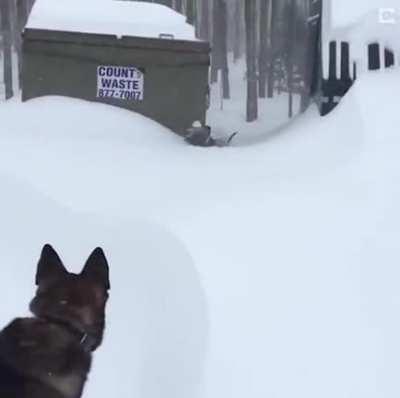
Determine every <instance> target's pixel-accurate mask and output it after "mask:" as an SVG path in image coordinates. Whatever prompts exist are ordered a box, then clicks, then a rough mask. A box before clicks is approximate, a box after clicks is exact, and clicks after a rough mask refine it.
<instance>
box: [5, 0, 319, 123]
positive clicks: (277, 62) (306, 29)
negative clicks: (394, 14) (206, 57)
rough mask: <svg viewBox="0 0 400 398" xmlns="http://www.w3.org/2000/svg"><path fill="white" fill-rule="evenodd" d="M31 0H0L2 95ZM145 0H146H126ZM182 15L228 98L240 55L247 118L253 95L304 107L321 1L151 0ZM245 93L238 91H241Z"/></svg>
mask: <svg viewBox="0 0 400 398" xmlns="http://www.w3.org/2000/svg"><path fill="white" fill-rule="evenodd" d="M34 1H35V0H0V22H1V41H0V45H1V51H2V55H3V56H2V62H3V64H4V69H3V70H4V83H5V87H6V98H10V97H11V96H12V95H13V93H12V83H11V82H12V76H11V74H12V67H11V54H12V50H13V49H14V51H15V53H17V54H20V52H21V36H20V32H21V30H22V28H23V26H24V24H25V22H26V19H27V16H28V13H29V11H30V9H31V7H32V5H33V3H34ZM82 1H84V0H82ZM131 1H146V0H131ZM153 2H155V3H160V4H164V5H166V6H168V7H171V8H173V9H175V10H176V11H178V12H180V13H182V14H184V15H186V19H187V21H188V23H191V24H193V25H194V26H195V29H196V34H197V36H198V37H199V38H201V39H203V40H207V41H210V43H211V47H212V54H211V55H212V56H211V60H212V61H211V68H210V82H211V83H217V82H218V84H220V85H221V92H222V96H223V98H224V99H226V100H228V99H229V98H230V77H229V65H230V64H231V63H234V62H238V61H239V60H241V59H243V60H245V65H246V70H245V71H244V76H245V79H246V81H247V106H246V115H247V121H249V122H250V121H253V120H256V119H257V115H258V102H259V98H273V97H274V96H275V95H277V94H280V93H287V94H288V95H287V97H288V117H292V116H293V114H294V109H293V96H294V95H299V96H300V97H301V110H304V109H306V107H307V105H308V103H309V101H310V93H311V92H312V91H313V90H314V89H315V87H314V85H315V84H314V83H315V82H314V81H313V77H315V76H316V73H317V72H318V71H316V70H315V68H316V67H317V65H318V64H317V63H316V62H315V61H316V58H315V57H316V56H317V40H318V33H319V23H320V19H319V15H320V13H321V7H322V5H321V3H322V0H153ZM245 94H246V93H244V95H245Z"/></svg>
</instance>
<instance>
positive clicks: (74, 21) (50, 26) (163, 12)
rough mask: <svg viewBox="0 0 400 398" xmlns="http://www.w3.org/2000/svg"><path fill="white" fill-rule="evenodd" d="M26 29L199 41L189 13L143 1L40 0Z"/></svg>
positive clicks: (34, 7) (36, 3)
mask: <svg viewBox="0 0 400 398" xmlns="http://www.w3.org/2000/svg"><path fill="white" fill-rule="evenodd" d="M26 28H28V29H40V30H54V31H64V32H80V33H92V34H108V35H116V36H117V37H122V36H136V37H149V38H159V37H163V36H164V37H166V38H168V39H176V40H190V41H197V39H196V38H195V32H194V27H193V26H192V25H190V24H188V23H187V22H186V19H185V16H183V15H182V14H179V13H178V12H176V11H174V10H172V9H171V8H169V7H167V6H164V5H161V4H156V3H147V2H139V1H123V0H84V1H82V0H36V2H35V5H34V6H33V9H32V12H31V14H30V17H29V20H28V23H27V25H26ZM160 35H163V36H160Z"/></svg>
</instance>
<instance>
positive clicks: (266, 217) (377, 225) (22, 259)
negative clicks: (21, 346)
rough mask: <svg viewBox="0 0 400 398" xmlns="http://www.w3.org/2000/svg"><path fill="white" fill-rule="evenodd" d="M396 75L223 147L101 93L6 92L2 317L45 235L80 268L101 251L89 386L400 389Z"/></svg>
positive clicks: (160, 391) (17, 298) (366, 80)
mask: <svg viewBox="0 0 400 398" xmlns="http://www.w3.org/2000/svg"><path fill="white" fill-rule="evenodd" d="M399 84H400V74H399V73H398V72H395V71H389V72H387V73H384V74H369V75H366V76H363V77H362V79H360V80H359V81H357V83H356V85H355V87H354V89H353V90H352V91H351V93H350V94H349V95H348V96H347V97H346V98H345V99H344V100H343V102H342V103H341V104H340V106H339V107H338V108H337V110H336V111H334V112H333V114H331V115H330V116H328V117H326V118H320V117H318V115H317V112H316V110H315V109H310V110H309V111H308V112H307V113H306V114H305V115H304V116H303V117H301V118H300V119H298V120H297V122H296V123H295V124H293V125H292V126H291V127H289V128H288V129H287V130H285V131H284V132H282V133H281V134H280V135H278V136H274V137H270V138H269V139H268V140H267V141H265V142H264V143H262V142H259V143H258V144H257V145H248V146H240V145H238V146H236V147H231V148H226V149H217V148H216V149H201V148H200V149H199V148H193V147H188V146H186V145H184V144H183V142H182V141H181V140H180V138H178V137H175V136H173V135H172V134H170V133H169V132H167V131H166V130H165V129H164V128H162V127H160V126H158V125H157V124H155V123H153V122H151V121H148V120H146V119H144V118H143V117H140V116H138V115H134V114H132V113H128V112H126V111H122V110H119V109H114V108H111V107H110V108H109V107H106V106H103V105H99V104H89V103H85V102H81V101H76V100H68V99H61V98H43V99H38V100H33V101H30V102H27V103H24V104H21V103H20V102H19V101H17V100H14V101H11V102H7V103H3V104H2V105H1V106H0V119H1V120H2V121H3V125H6V126H8V127H7V128H6V129H3V130H2V131H1V134H0V170H1V176H2V177H1V184H2V187H3V189H2V192H3V194H2V196H1V199H0V202H1V207H0V208H1V219H2V224H1V229H0V231H1V232H0V233H1V239H0V242H1V243H0V245H1V250H0V253H1V260H2V264H3V275H2V276H3V281H6V283H5V285H4V286H3V290H2V299H3V300H5V301H7V302H8V303H13V304H12V305H7V306H2V307H1V312H0V314H1V321H2V323H3V324H5V323H6V322H8V320H10V319H11V318H12V317H14V316H16V315H21V314H25V313H26V308H27V303H28V301H29V299H30V297H31V296H32V292H33V276H34V271H35V262H36V259H37V256H38V254H39V250H40V247H41V245H42V244H43V243H44V242H46V241H50V242H51V243H53V244H54V245H55V247H56V248H57V249H58V250H59V252H60V253H61V254H62V255H63V257H64V259H65V261H66V263H67V264H71V266H72V269H75V270H78V269H79V267H80V266H81V264H82V261H83V260H84V258H86V256H87V254H88V253H89V251H90V250H91V249H92V248H93V247H94V246H96V245H99V244H101V245H103V246H104V248H105V250H106V252H107V255H108V257H109V262H110V268H111V278H112V279H111V286H112V287H111V301H110V306H109V308H108V315H107V316H108V326H107V334H106V340H105V343H104V345H103V346H102V347H101V348H100V349H99V351H98V352H97V353H96V355H95V360H94V368H93V371H92V372H91V374H90V381H89V383H88V385H87V389H86V392H85V397H87V398H90V397H96V398H103V397H104V398H106V397H110V396H123V397H135V396H138V397H145V398H158V397H160V396H163V397H165V398H188V397H191V398H192V397H193V398H194V397H199V398H200V397H204V398H217V397H221V396H223V397H232V398H236V397H237V398H239V397H240V398H241V397H243V396H250V397H265V396H273V397H279V398H292V397H293V396H296V397H304V398H306V397H307V398H317V397H318V398H320V397H332V398H333V397H335V398H336V397H338V396H351V397H355V398H365V397H374V398H378V397H385V398H386V397H387V398H389V397H390V398H391V397H393V398H394V397H397V396H398V395H399V393H400V387H399V385H398V382H397V380H398V377H397V375H398V373H399V372H400V364H399V360H398V358H399V353H400V343H399V340H398V335H399V332H400V322H399V321H398V317H397V314H398V313H399V311H400V308H399V307H400V293H399V289H398V280H399V277H400V275H399V268H398V261H399V249H398V235H399V225H400V222H399V221H400V220H399V214H400V213H399V211H398V208H397V207H398V203H399V201H400V189H399V186H400V184H399V177H400V168H399V162H398V154H397V147H398V145H399V135H398V131H397V130H398V126H399V125H400V115H399V112H397V109H396V98H397V97H396V94H395V93H394V90H393V89H392V87H393V86H394V85H399ZM377 99H378V100H379V101H380V103H382V104H385V106H381V107H380V108H379V109H377V108H376V101H377ZM43 110H46V114H47V115H48V117H47V120H46V119H44V118H38V117H37V115H40V114H43ZM16 115H17V116H18V117H17V118H16ZM32 120H33V122H32ZM60 120H62V123H60Z"/></svg>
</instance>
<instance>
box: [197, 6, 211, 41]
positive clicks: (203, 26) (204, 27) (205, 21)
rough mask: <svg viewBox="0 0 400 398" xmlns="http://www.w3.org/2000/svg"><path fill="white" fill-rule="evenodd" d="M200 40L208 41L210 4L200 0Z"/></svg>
mask: <svg viewBox="0 0 400 398" xmlns="http://www.w3.org/2000/svg"><path fill="white" fill-rule="evenodd" d="M199 35H200V39H203V40H207V41H209V40H210V3H209V0H201V20H200V32H199Z"/></svg>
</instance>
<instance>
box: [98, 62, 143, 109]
mask: <svg viewBox="0 0 400 398" xmlns="http://www.w3.org/2000/svg"><path fill="white" fill-rule="evenodd" d="M143 81H144V75H143V72H142V71H141V70H140V69H138V68H135V67H133V66H115V65H100V66H98V67H97V97H98V98H117V99H121V100H132V101H142V100H143V94H144V93H143V88H144V84H143Z"/></svg>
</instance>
